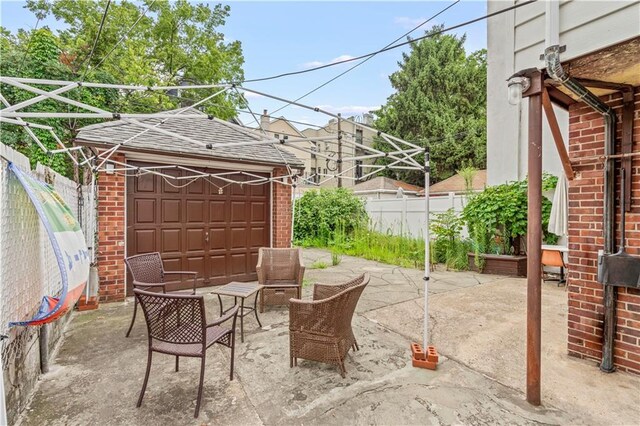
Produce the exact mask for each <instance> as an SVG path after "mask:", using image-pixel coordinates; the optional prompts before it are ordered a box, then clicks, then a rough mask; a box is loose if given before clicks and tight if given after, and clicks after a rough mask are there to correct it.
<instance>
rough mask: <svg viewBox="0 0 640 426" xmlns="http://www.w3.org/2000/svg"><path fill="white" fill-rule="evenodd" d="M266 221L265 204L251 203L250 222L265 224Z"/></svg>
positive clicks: (260, 202)
mask: <svg viewBox="0 0 640 426" xmlns="http://www.w3.org/2000/svg"><path fill="white" fill-rule="evenodd" d="M266 220H267V203H265V202H262V201H259V202H254V201H252V202H251V221H252V222H266Z"/></svg>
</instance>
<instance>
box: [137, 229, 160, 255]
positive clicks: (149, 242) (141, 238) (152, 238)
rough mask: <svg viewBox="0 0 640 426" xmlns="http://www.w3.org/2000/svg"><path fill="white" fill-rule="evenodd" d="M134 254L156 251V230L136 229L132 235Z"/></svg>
mask: <svg viewBox="0 0 640 426" xmlns="http://www.w3.org/2000/svg"><path fill="white" fill-rule="evenodd" d="M133 239H134V247H135V250H136V254H141V253H151V252H154V251H156V230H155V229H137V230H135V231H134V233H133Z"/></svg>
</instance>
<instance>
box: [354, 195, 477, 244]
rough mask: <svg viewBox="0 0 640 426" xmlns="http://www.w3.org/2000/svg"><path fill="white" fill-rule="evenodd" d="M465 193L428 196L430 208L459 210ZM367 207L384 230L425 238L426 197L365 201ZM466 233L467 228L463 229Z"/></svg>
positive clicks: (373, 223)
mask: <svg viewBox="0 0 640 426" xmlns="http://www.w3.org/2000/svg"><path fill="white" fill-rule="evenodd" d="M464 202H465V196H464V195H456V194H455V193H453V192H451V193H449V194H447V195H436V196H431V197H429V211H430V215H431V217H433V214H434V213H442V212H445V211H447V210H449V209H451V208H453V209H454V211H456V212H458V213H460V212H461V211H462V208H463V207H464ZM365 208H366V210H367V213H368V214H369V220H370V223H371V226H372V227H373V228H374V229H375V230H377V231H379V232H382V233H390V234H393V235H405V236H408V237H413V238H423V237H424V220H425V203H424V198H407V197H404V198H389V199H380V200H376V199H369V200H366V205H365ZM463 234H466V230H463Z"/></svg>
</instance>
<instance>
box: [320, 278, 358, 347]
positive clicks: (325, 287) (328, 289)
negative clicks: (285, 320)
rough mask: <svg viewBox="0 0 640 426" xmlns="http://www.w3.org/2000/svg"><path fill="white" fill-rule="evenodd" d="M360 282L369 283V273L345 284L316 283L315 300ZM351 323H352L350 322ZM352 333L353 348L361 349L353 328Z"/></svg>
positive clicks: (325, 297) (327, 296)
mask: <svg viewBox="0 0 640 426" xmlns="http://www.w3.org/2000/svg"><path fill="white" fill-rule="evenodd" d="M360 284H369V274H362V275H360V276H357V277H355V278H354V279H352V280H349V281H347V282H346V283H343V284H321V283H315V284H314V285H313V300H321V299H327V298H329V297H331V296H333V295H336V294H338V293H340V292H342V291H344V290H346V289H348V288H351V287H354V286H357V285H360ZM349 325H351V323H349ZM351 335H352V337H353V349H354V350H356V351H359V350H360V347H359V346H358V342H357V341H356V338H355V336H353V330H352V331H351Z"/></svg>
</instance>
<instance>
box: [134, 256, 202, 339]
mask: <svg viewBox="0 0 640 426" xmlns="http://www.w3.org/2000/svg"><path fill="white" fill-rule="evenodd" d="M124 262H125V263H126V264H127V268H129V272H131V276H132V277H133V288H134V289H136V288H137V289H140V290H156V291H162V293H166V292H167V289H166V286H167V285H168V284H174V283H176V282H179V281H165V277H166V276H167V275H189V276H191V279H192V280H193V291H192V293H191V294H196V278H197V276H198V273H197V272H189V271H165V270H164V265H163V264H162V258H161V257H160V253H158V252H155V253H144V254H138V255H135V256H130V257H127V258H126V259H125V260H124ZM137 312H138V299H137V298H134V301H133V318H131V325H129V330H127V335H126V337H129V334H130V333H131V329H132V328H133V323H135V321H136V313H137Z"/></svg>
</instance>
